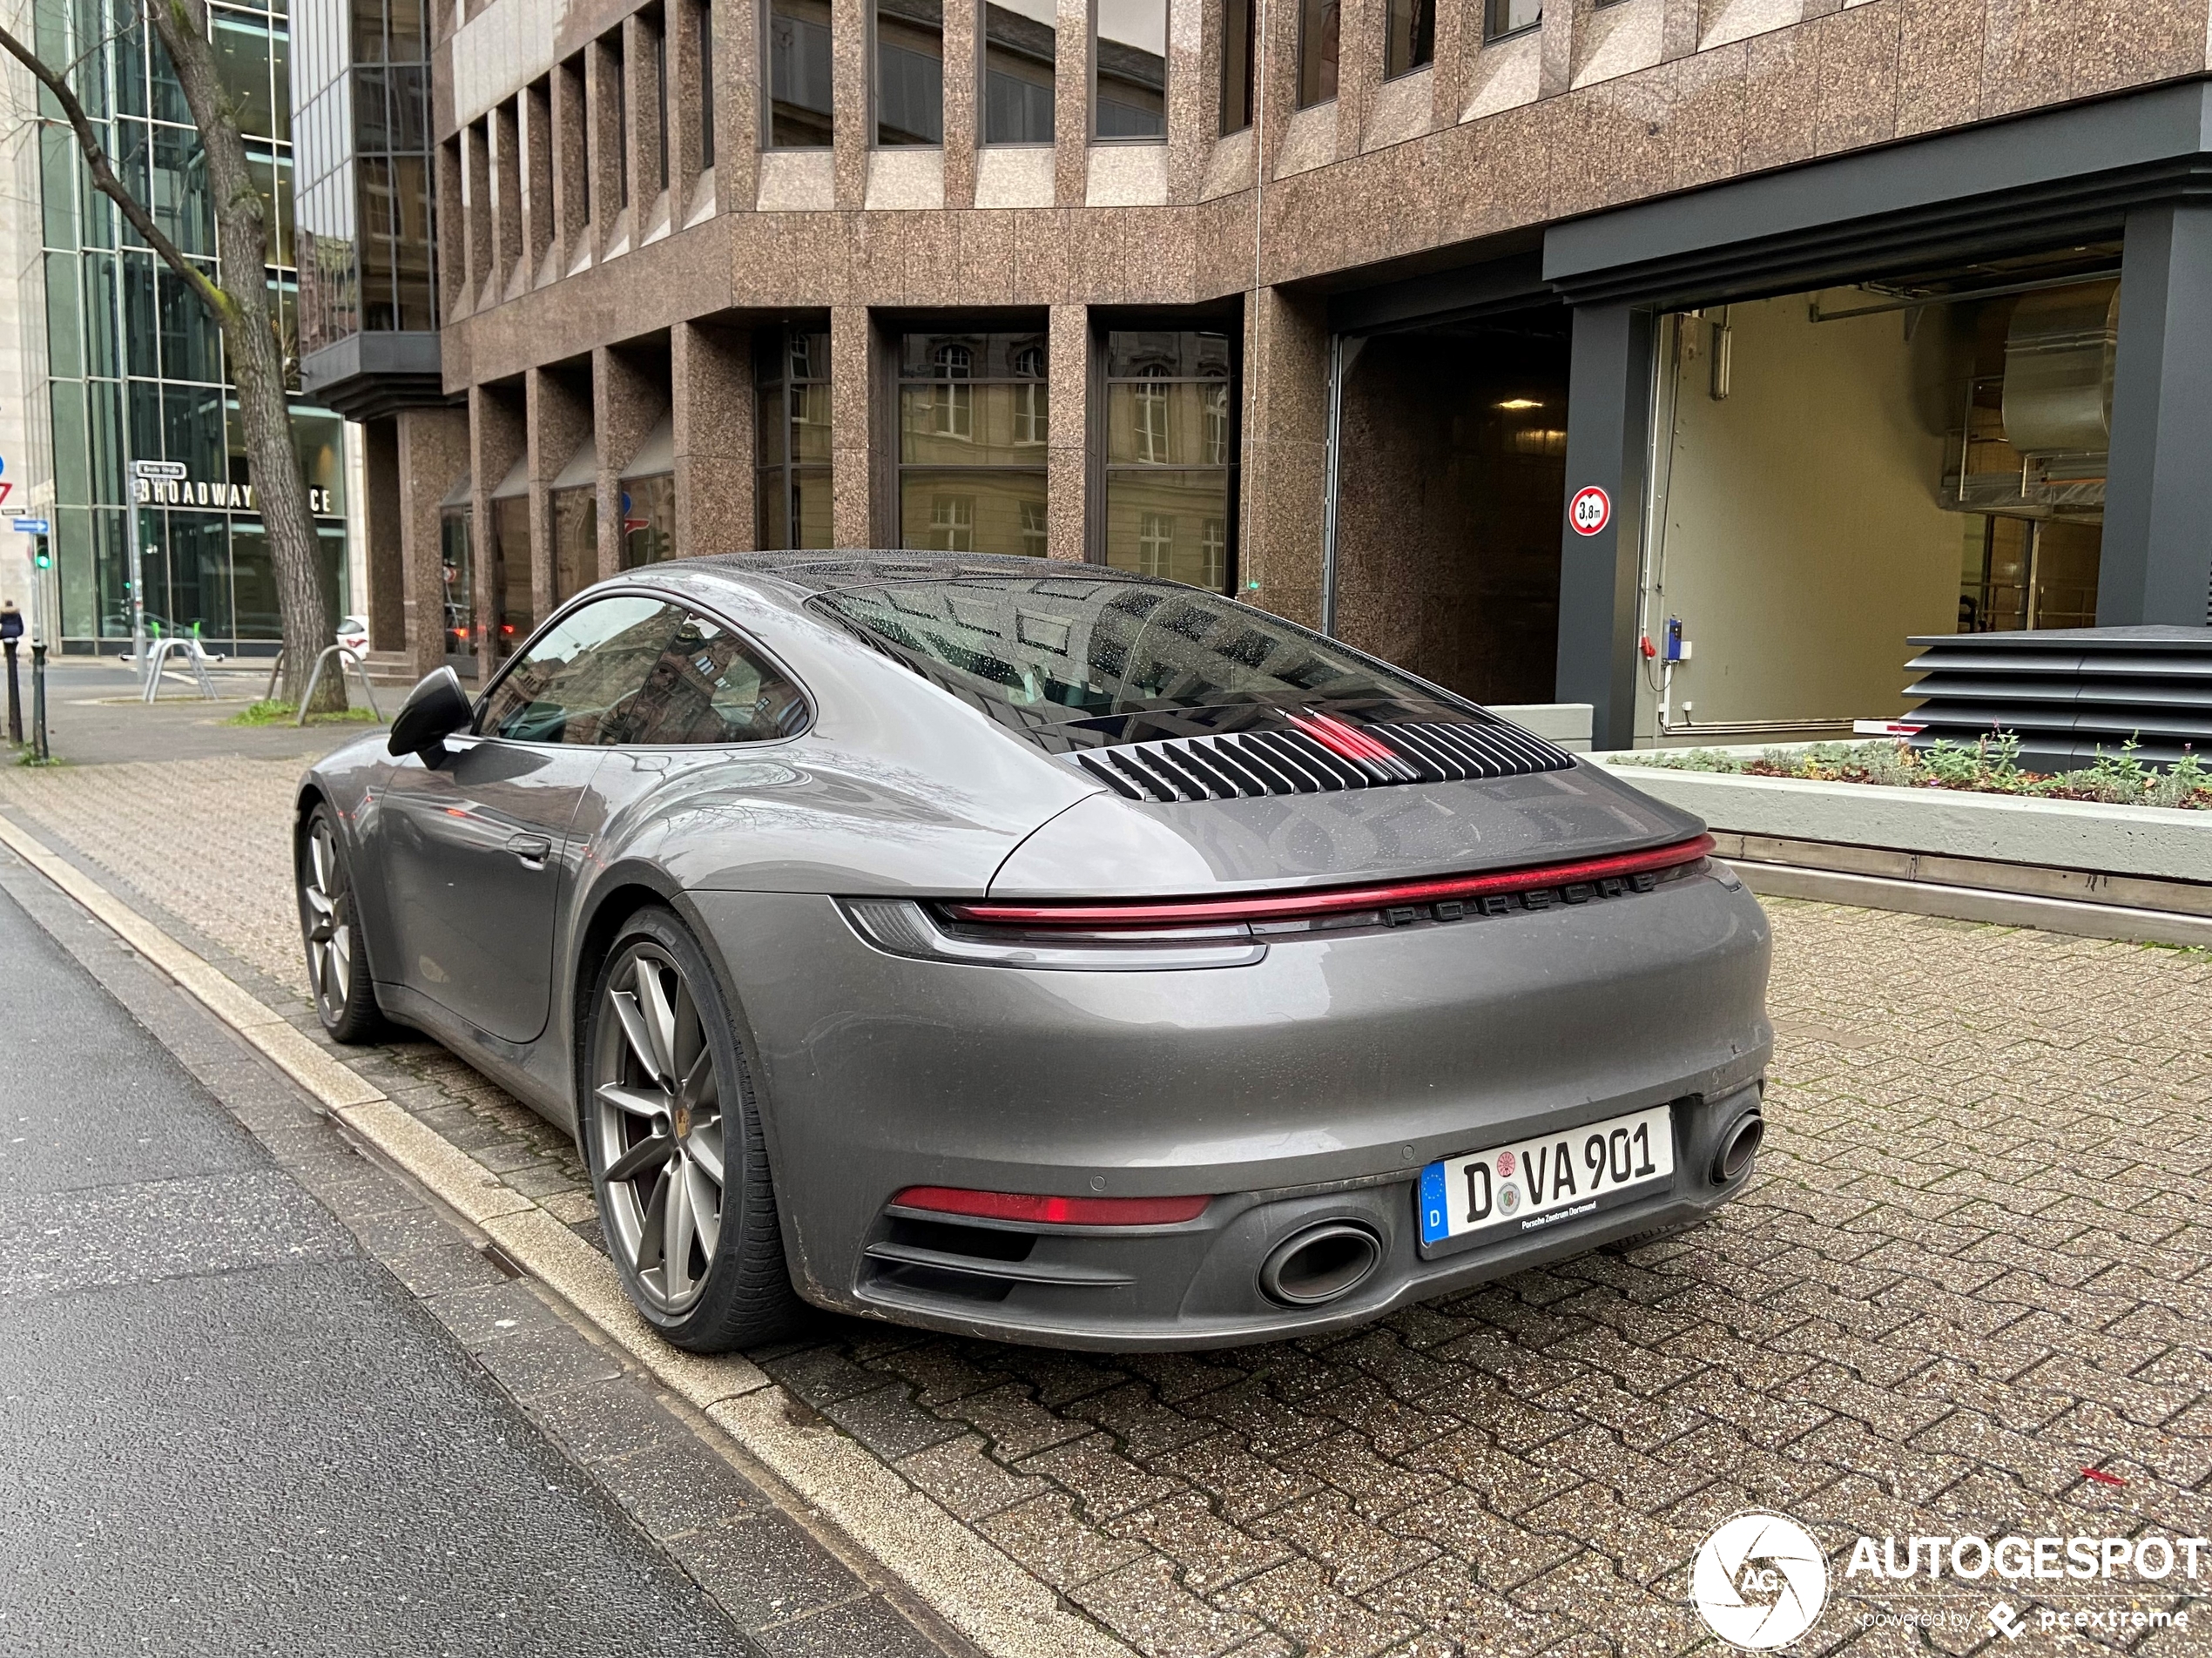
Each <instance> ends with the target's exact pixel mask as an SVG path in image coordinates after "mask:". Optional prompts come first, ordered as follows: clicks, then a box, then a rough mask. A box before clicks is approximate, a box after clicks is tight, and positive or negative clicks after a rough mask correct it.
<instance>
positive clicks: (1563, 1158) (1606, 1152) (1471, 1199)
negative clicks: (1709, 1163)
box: [1420, 1105, 1675, 1249]
mask: <svg viewBox="0 0 2212 1658" xmlns="http://www.w3.org/2000/svg"><path fill="white" fill-rule="evenodd" d="M1674 1176H1675V1129H1674V1115H1673V1113H1672V1112H1671V1111H1670V1110H1669V1108H1668V1107H1666V1106H1663V1105H1655V1106H1653V1107H1652V1108H1651V1109H1649V1110H1648V1111H1632V1112H1630V1113H1629V1115H1627V1116H1622V1117H1608V1118H1606V1119H1605V1121H1604V1122H1588V1123H1584V1124H1583V1125H1582V1126H1581V1127H1580V1128H1577V1129H1561V1130H1559V1131H1558V1132H1556V1133H1553V1134H1546V1135H1539V1136H1534V1138H1531V1139H1527V1140H1516V1141H1514V1142H1512V1143H1511V1144H1509V1145H1502V1146H1493V1147H1491V1148H1490V1149H1488V1150H1487V1151H1471V1152H1469V1153H1468V1154H1467V1156H1463V1157H1447V1158H1445V1159H1444V1160H1443V1161H1442V1162H1440V1163H1431V1164H1429V1166H1428V1167H1427V1168H1426V1169H1422V1170H1421V1184H1420V1214H1421V1246H1422V1248H1424V1249H1431V1248H1433V1247H1435V1246H1437V1245H1440V1244H1459V1243H1461V1242H1462V1241H1465V1240H1467V1239H1471V1238H1476V1237H1480V1238H1481V1239H1483V1240H1485V1241H1488V1240H1493V1239H1499V1238H1506V1237H1520V1236H1521V1235H1522V1234H1523V1233H1527V1232H1538V1231H1541V1230H1544V1229H1545V1228H1546V1227H1548V1226H1556V1225H1559V1224H1561V1223H1564V1222H1567V1221H1570V1220H1575V1219H1577V1218H1579V1217H1582V1216H1584V1215H1590V1214H1595V1213H1596V1212H1597V1211H1598V1210H1602V1209H1610V1208H1612V1207H1613V1206H1614V1204H1615V1203H1623V1202H1627V1201H1629V1200H1630V1199H1631V1198H1634V1197H1638V1196H1648V1195H1649V1194H1650V1193H1652V1192H1654V1191H1656V1190H1660V1189H1662V1188H1663V1187H1665V1186H1667V1185H1669V1184H1670V1183H1672V1182H1673V1180H1674Z"/></svg>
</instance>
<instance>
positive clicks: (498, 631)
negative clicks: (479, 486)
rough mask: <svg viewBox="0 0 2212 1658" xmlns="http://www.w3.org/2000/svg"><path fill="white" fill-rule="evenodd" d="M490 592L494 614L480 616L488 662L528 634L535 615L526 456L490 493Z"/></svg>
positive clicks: (533, 625) (503, 653)
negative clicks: (487, 644) (489, 648)
mask: <svg viewBox="0 0 2212 1658" xmlns="http://www.w3.org/2000/svg"><path fill="white" fill-rule="evenodd" d="M489 553H490V557H491V596H492V603H494V604H495V605H496V606H497V612H496V614H495V615H493V616H491V617H488V618H487V619H486V625H487V627H489V630H490V632H491V639H492V656H493V658H494V660H498V659H501V658H503V657H506V656H507V655H508V653H509V652H510V651H512V650H514V649H515V647H516V645H518V644H522V643H523V640H525V639H527V638H529V636H530V632H531V630H533V629H534V628H536V625H537V619H536V607H535V603H534V601H533V600H532V598H531V596H530V475H529V462H528V461H527V460H522V461H517V462H515V465H514V468H513V469H512V470H511V471H509V473H508V475H506V476H505V477H504V478H502V480H500V483H499V487H498V488H497V489H494V490H493V491H492V492H491V543H490V548H489Z"/></svg>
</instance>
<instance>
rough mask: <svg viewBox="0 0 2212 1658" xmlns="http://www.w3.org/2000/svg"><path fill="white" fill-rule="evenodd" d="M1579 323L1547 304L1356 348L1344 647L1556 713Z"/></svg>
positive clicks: (1342, 585)
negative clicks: (1572, 349)
mask: <svg viewBox="0 0 2212 1658" xmlns="http://www.w3.org/2000/svg"><path fill="white" fill-rule="evenodd" d="M1568 345H1569V334H1568V317H1567V313H1566V310H1565V308H1564V307H1560V306H1555V305H1547V306H1542V307H1534V308H1532V309H1529V310H1527V311H1517V312H1514V313H1507V315H1504V316H1500V317H1491V318H1486V319H1482V320H1472V321H1462V322H1453V323H1446V324H1440V325H1437V326H1432V327H1410V328H1405V329H1401V330H1398V331H1394V332H1391V333H1386V334H1370V335H1366V336H1351V337H1347V338H1345V340H1343V341H1342V347H1341V348H1342V351H1343V367H1342V369H1341V371H1340V372H1341V393H1340V401H1339V414H1338V421H1339V427H1338V431H1339V440H1338V441H1339V449H1338V455H1339V464H1338V472H1337V497H1336V559H1335V576H1336V598H1335V609H1334V631H1335V633H1336V636H1337V637H1339V638H1341V639H1343V640H1344V641H1345V643H1346V644H1352V645H1356V646H1357V647H1359V649H1361V650H1370V651H1372V652H1373V653H1374V654H1375V655H1377V656H1379V657H1383V658H1384V659H1385V660H1386V661H1390V662H1395V663H1399V664H1402V665H1404V666H1405V667H1406V668H1409V669H1411V670H1412V671H1413V672H1415V673H1417V674H1420V675H1421V676H1422V677H1424V678H1426V679H1431V680H1433V681H1435V682H1436V683H1437V684H1440V685H1444V686H1447V687H1448V688H1449V689H1451V690H1453V691H1458V692H1460V694H1461V695H1463V696H1467V697H1472V698H1474V699H1475V700H1477V701H1478V702H1484V703H1503V704H1516V703H1548V702H1550V701H1552V700H1553V698H1554V671H1555V664H1556V662H1557V657H1558V631H1559V570H1560V529H1559V525H1560V514H1561V511H1562V510H1563V509H1564V507H1565V491H1566V482H1567V384H1568Z"/></svg>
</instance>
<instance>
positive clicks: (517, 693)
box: [478, 594, 684, 745]
mask: <svg viewBox="0 0 2212 1658" xmlns="http://www.w3.org/2000/svg"><path fill="white" fill-rule="evenodd" d="M683 621H684V612H683V610H681V609H680V608H678V606H676V605H673V604H664V603H661V602H660V601H659V600H658V599H649V598H644V597H641V596H637V595H636V594H625V595H621V596H616V597H613V598H604V599H597V600H595V601H594V602H593V603H590V604H587V605H584V606H583V608H582V609H580V610H575V611H573V612H571V613H570V615H568V616H567V617H563V619H562V620H561V622H560V623H558V624H557V625H556V626H555V628H554V629H553V630H552V631H551V632H550V633H548V634H547V635H546V636H545V637H543V639H540V640H539V641H538V642H537V643H536V644H534V645H532V646H531V647H530V649H529V652H528V654H526V655H525V656H524V657H523V659H522V660H521V661H520V662H518V663H516V664H515V666H514V668H513V670H512V671H510V672H509V673H508V675H507V676H506V677H504V678H502V680H501V681H500V682H499V684H496V686H494V687H493V688H492V693H491V697H490V699H489V701H488V702H487V703H486V704H485V706H484V713H483V721H482V725H480V726H479V727H478V729H479V730H480V731H482V732H483V733H484V734H485V735H486V736H489V737H504V738H510V739H512V740H513V741H516V742H518V743H566V744H577V745H605V744H608V743H616V742H620V741H621V740H622V737H621V730H622V726H623V723H624V714H625V712H626V711H627V707H628V704H631V703H632V702H634V701H635V699H636V698H637V693H638V691H640V690H641V689H642V688H643V686H644V684H645V677H646V676H647V675H648V674H649V673H650V672H651V671H652V669H653V666H654V664H656V663H658V661H659V660H660V658H661V656H662V653H663V652H664V650H666V649H667V646H668V642H669V640H670V639H671V638H672V637H674V636H675V633H676V630H677V629H678V627H679V626H680V625H681V624H682V623H683Z"/></svg>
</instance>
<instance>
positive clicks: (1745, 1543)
mask: <svg viewBox="0 0 2212 1658" xmlns="http://www.w3.org/2000/svg"><path fill="white" fill-rule="evenodd" d="M1689 1598H1690V1599H1691V1600H1692V1601H1695V1602H1696V1605H1697V1610H1698V1613H1699V1614H1700V1615H1701V1616H1703V1618H1704V1620H1705V1623H1706V1627H1707V1628H1710V1629H1711V1630H1712V1632H1713V1633H1714V1634H1716V1635H1718V1636H1719V1637H1720V1638H1721V1639H1722V1640H1723V1641H1727V1642H1728V1643H1729V1645H1730V1646H1731V1647H1742V1648H1746V1649H1748V1650H1750V1651H1753V1652H1764V1651H1767V1650H1769V1649H1770V1648H1775V1647H1786V1646H1788V1645H1789V1644H1790V1643H1791V1641H1795V1640H1796V1639H1797V1637H1798V1636H1799V1635H1802V1634H1804V1632H1805V1631H1806V1630H1808V1629H1810V1628H1812V1626H1813V1621H1814V1620H1815V1619H1817V1618H1818V1617H1819V1616H1820V1609H1821V1607H1824V1606H1825V1605H1827V1603H1828V1556H1827V1555H1826V1554H1825V1553H1824V1552H1823V1550H1822V1549H1821V1547H1820V1544H1819V1543H1818V1542H1817V1540H1815V1539H1814V1537H1813V1535H1812V1533H1810V1532H1808V1531H1807V1530H1805V1528H1804V1527H1802V1526H1800V1525H1798V1524H1797V1521H1796V1520H1785V1519H1784V1518H1783V1517H1782V1516H1781V1515H1780V1514H1769V1513H1758V1512H1756V1511H1755V1512H1753V1513H1746V1514H1738V1515H1737V1516H1736V1517H1735V1518H1734V1519H1733V1520H1724V1521H1723V1522H1722V1523H1721V1526H1720V1527H1719V1528H1718V1529H1717V1530H1716V1531H1715V1532H1714V1533H1713V1534H1712V1535H1711V1536H1710V1537H1708V1538H1707V1539H1706V1540H1704V1541H1703V1543H1702V1544H1700V1545H1699V1546H1698V1549H1697V1559H1696V1563H1695V1564H1694V1565H1693V1566H1692V1567H1691V1569H1690V1576H1689Z"/></svg>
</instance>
